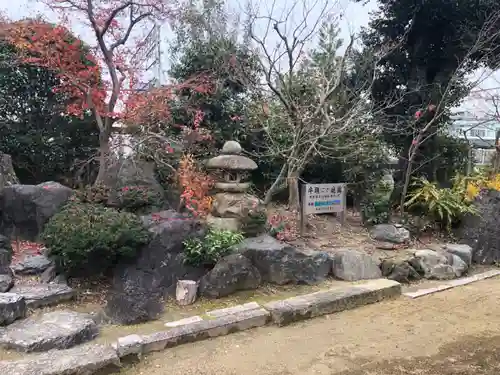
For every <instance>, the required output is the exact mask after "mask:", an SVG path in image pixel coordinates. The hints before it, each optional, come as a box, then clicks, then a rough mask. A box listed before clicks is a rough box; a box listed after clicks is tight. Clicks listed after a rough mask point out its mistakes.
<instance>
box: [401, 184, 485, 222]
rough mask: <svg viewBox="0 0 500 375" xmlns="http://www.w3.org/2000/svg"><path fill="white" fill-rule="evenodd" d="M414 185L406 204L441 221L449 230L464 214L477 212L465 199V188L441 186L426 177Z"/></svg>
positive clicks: (432, 218) (413, 209) (411, 208)
mask: <svg viewBox="0 0 500 375" xmlns="http://www.w3.org/2000/svg"><path fill="white" fill-rule="evenodd" d="M412 187H413V188H414V189H413V192H412V193H411V194H410V195H409V199H408V200H407V201H406V203H405V206H407V207H408V208H409V209H410V210H411V211H413V212H417V213H419V214H423V215H425V216H427V217H428V218H429V219H431V220H434V221H436V222H438V223H440V224H441V225H443V226H445V227H446V229H448V230H450V229H451V227H452V225H453V224H454V223H456V222H458V221H459V220H460V219H461V218H462V217H463V216H464V215H466V214H476V210H475V209H474V207H473V206H472V205H471V203H470V202H469V201H468V200H467V199H465V195H464V190H461V189H458V188H457V189H453V188H451V189H450V188H439V187H438V186H437V185H436V184H435V183H432V182H429V181H428V180H427V179H425V178H420V179H418V180H416V181H415V182H414V183H413V185H412Z"/></svg>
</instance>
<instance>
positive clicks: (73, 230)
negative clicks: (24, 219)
mask: <svg viewBox="0 0 500 375" xmlns="http://www.w3.org/2000/svg"><path fill="white" fill-rule="evenodd" d="M42 240H43V242H44V244H45V245H46V246H47V248H48V249H49V251H50V255H51V256H53V257H54V258H55V259H56V262H57V265H58V266H59V267H60V268H61V270H62V271H63V272H64V273H66V274H68V275H75V276H76V275H80V274H81V275H98V274H101V273H103V272H106V271H107V270H109V268H110V267H111V266H112V265H114V264H115V263H116V262H117V261H118V260H119V259H121V258H131V257H134V256H135V255H136V252H137V250H138V249H139V248H140V247H141V246H143V245H145V244H147V243H148V242H149V240H150V234H149V232H148V230H147V229H146V228H145V227H144V226H143V225H142V223H141V221H140V218H139V217H138V216H136V215H134V214H131V213H127V212H119V211H117V210H115V209H113V208H108V207H104V206H101V205H98V204H89V203H80V202H71V203H69V204H67V205H66V206H65V207H64V208H63V209H62V210H61V211H60V212H58V213H57V214H56V215H54V216H53V217H52V218H51V219H50V220H49V222H48V223H47V225H46V226H45V228H44V231H43V233H42Z"/></svg>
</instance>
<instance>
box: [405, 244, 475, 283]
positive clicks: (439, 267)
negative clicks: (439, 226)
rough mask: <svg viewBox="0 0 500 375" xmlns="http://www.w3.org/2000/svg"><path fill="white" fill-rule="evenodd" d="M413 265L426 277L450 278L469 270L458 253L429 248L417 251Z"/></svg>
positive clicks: (411, 261) (412, 260)
mask: <svg viewBox="0 0 500 375" xmlns="http://www.w3.org/2000/svg"><path fill="white" fill-rule="evenodd" d="M410 264H411V265H412V267H413V268H414V269H415V270H416V271H417V272H419V273H420V274H422V275H423V276H424V277H425V278H426V279H437V280H450V279H455V278H457V277H460V276H462V275H463V274H465V273H466V272H467V269H468V267H467V264H466V263H465V262H464V261H463V260H462V259H461V258H460V257H459V256H457V255H455V254H451V253H446V252H441V251H434V250H429V249H424V250H417V251H415V255H414V258H413V259H411V260H410Z"/></svg>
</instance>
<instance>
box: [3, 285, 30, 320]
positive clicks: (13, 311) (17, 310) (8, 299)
mask: <svg viewBox="0 0 500 375" xmlns="http://www.w3.org/2000/svg"><path fill="white" fill-rule="evenodd" d="M26 310H27V308H26V300H25V299H24V297H21V296H20V295H18V294H14V293H0V326H3V325H8V324H11V323H13V322H14V321H16V320H17V319H22V318H24V317H25V316H26Z"/></svg>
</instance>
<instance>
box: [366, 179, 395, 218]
mask: <svg viewBox="0 0 500 375" xmlns="http://www.w3.org/2000/svg"><path fill="white" fill-rule="evenodd" d="M391 191H392V187H391V186H390V185H389V184H388V183H385V182H383V181H381V182H379V183H378V184H377V185H376V187H375V189H373V191H371V192H369V193H368V194H367V196H366V198H365V199H363V201H362V202H361V217H362V219H363V224H365V225H377V224H385V223H388V222H389V219H390V218H391Z"/></svg>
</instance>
